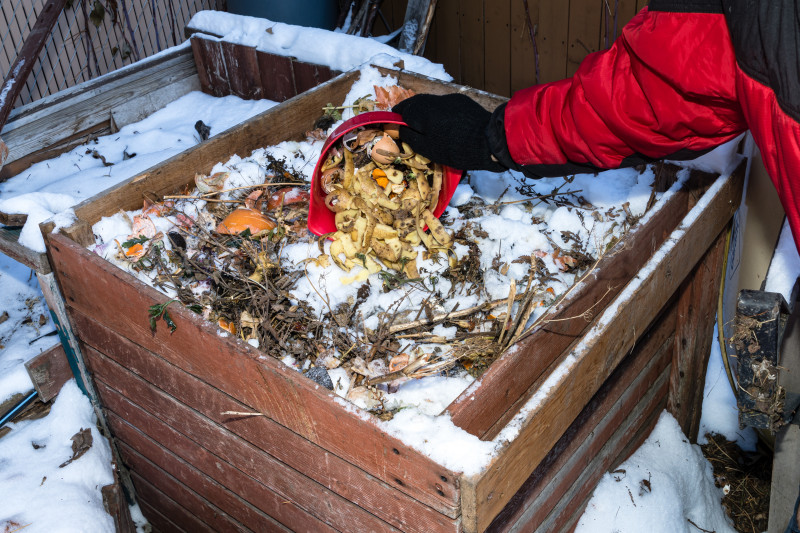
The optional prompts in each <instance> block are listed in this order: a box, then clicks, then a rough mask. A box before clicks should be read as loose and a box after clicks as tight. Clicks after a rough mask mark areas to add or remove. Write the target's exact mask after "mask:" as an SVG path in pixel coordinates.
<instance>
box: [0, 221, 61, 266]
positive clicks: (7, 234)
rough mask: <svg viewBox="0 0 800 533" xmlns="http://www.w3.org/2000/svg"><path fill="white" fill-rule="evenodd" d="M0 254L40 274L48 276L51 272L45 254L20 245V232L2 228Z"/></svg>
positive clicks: (0, 232)
mask: <svg viewBox="0 0 800 533" xmlns="http://www.w3.org/2000/svg"><path fill="white" fill-rule="evenodd" d="M0 252H2V253H4V254H5V255H7V256H8V257H10V258H11V259H13V260H14V261H17V262H19V263H22V264H23V265H25V266H26V267H28V268H30V269H32V270H35V271H36V272H38V273H40V274H48V273H49V272H50V270H51V269H50V263H48V262H47V256H46V255H45V254H42V253H39V252H34V251H33V250H31V249H30V248H28V247H27V246H23V245H21V244H20V243H19V231H15V230H9V229H6V228H0Z"/></svg>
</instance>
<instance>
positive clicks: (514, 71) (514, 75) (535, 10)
mask: <svg viewBox="0 0 800 533" xmlns="http://www.w3.org/2000/svg"><path fill="white" fill-rule="evenodd" d="M539 1H540V0H528V10H527V12H526V11H525V3H524V2H523V1H522V0H511V14H510V17H511V28H510V38H511V42H510V50H509V53H510V60H509V65H508V68H509V70H510V74H511V75H510V81H509V83H510V85H509V92H508V94H505V96H511V95H512V94H513V93H514V92H515V91H518V90H520V89H524V88H526V87H530V86H531V85H534V84H535V83H536V61H537V58H536V55H535V54H534V49H533V43H532V42H531V31H530V28H529V27H528V21H529V20H530V24H531V25H532V27H533V29H534V30H535V32H536V35H535V38H536V39H537V46H538V41H539V40H541V36H539V35H538V31H539V24H538V22H539ZM488 38H489V34H488V33H487V39H488ZM500 94H504V93H500Z"/></svg>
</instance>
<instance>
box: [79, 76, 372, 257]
mask: <svg viewBox="0 0 800 533" xmlns="http://www.w3.org/2000/svg"><path fill="white" fill-rule="evenodd" d="M356 76H357V73H355V74H354V73H349V74H345V75H343V76H342V77H341V78H340V79H338V80H336V83H334V82H333V80H332V81H331V82H330V83H329V84H327V85H323V86H320V87H318V88H317V89H315V90H312V91H308V92H306V93H304V94H303V95H301V96H298V97H296V98H298V100H294V99H290V100H287V101H286V102H284V103H282V104H279V105H277V106H274V107H272V108H270V109H269V110H267V111H266V112H264V113H262V114H260V115H258V116H257V117H254V118H252V119H250V120H248V121H247V122H244V123H242V124H240V125H238V126H235V127H233V128H231V129H229V130H228V131H226V132H223V133H221V134H219V135H216V136H214V137H212V138H211V139H209V140H208V141H205V142H204V143H202V144H200V145H197V146H194V147H192V148H190V149H188V150H186V151H184V152H181V153H180V154H177V155H175V156H174V157H172V158H170V159H168V160H166V161H164V162H162V163H161V164H159V165H157V166H155V167H152V168H150V169H148V170H146V171H144V172H143V173H141V174H139V175H137V176H134V177H132V178H130V179H129V180H126V181H124V182H121V183H119V184H118V185H116V186H114V187H111V188H109V189H107V190H106V191H103V192H102V193H100V194H97V195H95V196H93V197H91V198H88V199H87V200H85V201H83V202H81V203H80V204H78V205H77V206H75V213H76V216H77V217H78V218H79V219H80V220H81V221H84V222H85V223H88V224H94V223H96V222H97V221H98V220H100V219H101V218H102V217H104V216H107V215H108V214H109V213H114V212H116V211H118V210H119V209H137V208H140V207H141V203H142V198H143V197H144V195H145V193H146V194H148V195H155V196H162V195H165V194H171V193H173V192H175V191H177V190H179V189H180V188H181V187H184V186H185V185H187V184H188V183H190V182H192V181H193V178H192V177H191V176H194V175H195V173H198V172H200V173H208V172H209V171H210V170H211V168H212V167H213V166H214V165H215V164H217V163H218V162H220V161H227V160H228V159H229V158H230V157H231V156H233V155H234V154H238V155H240V156H243V157H244V156H248V155H250V154H251V153H252V151H253V150H255V149H256V148H260V147H263V146H270V145H273V144H278V143H279V142H283V141H286V140H291V139H299V138H302V135H303V134H304V133H305V131H307V130H308V129H310V128H311V126H312V125H313V123H314V120H316V119H317V118H319V115H320V114H321V112H320V110H321V109H322V108H323V107H324V106H325V105H326V104H327V103H328V102H340V101H342V100H343V99H344V97H345V96H346V94H347V92H348V91H349V87H350V83H352V81H353V79H354V77H356ZM300 98H302V100H300ZM64 232H65V234H68V235H70V234H71V231H70V229H69V228H64ZM79 242H80V240H79Z"/></svg>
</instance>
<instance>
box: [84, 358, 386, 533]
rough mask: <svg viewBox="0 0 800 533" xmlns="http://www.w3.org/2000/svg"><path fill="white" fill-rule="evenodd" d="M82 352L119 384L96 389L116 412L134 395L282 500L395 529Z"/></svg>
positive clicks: (343, 524) (362, 526)
mask: <svg viewBox="0 0 800 533" xmlns="http://www.w3.org/2000/svg"><path fill="white" fill-rule="evenodd" d="M87 355H88V357H89V359H90V361H91V365H92V368H93V369H95V371H96V372H97V373H98V374H102V376H103V377H104V378H106V379H108V380H109V381H111V382H115V385H114V388H116V389H121V390H120V391H119V392H116V393H115V392H114V390H113V389H112V387H111V386H110V385H108V384H107V383H105V382H103V381H98V390H99V392H100V393H101V394H102V395H103V401H104V402H107V403H108V405H109V408H110V409H111V410H112V411H114V412H118V414H128V415H130V414H132V413H131V412H130V411H126V409H125V405H124V404H123V403H122V401H121V398H126V399H128V401H130V402H132V403H133V400H131V397H134V398H135V400H136V402H138V404H141V406H142V409H143V410H144V411H147V412H149V413H151V414H153V413H158V414H159V415H161V418H163V419H164V420H163V421H164V423H166V424H168V425H169V426H171V427H172V428H174V429H175V431H179V432H181V433H183V434H184V435H186V436H187V437H189V438H190V439H192V440H193V441H194V442H195V443H197V445H199V446H202V447H204V448H206V449H208V450H209V451H210V452H211V453H214V454H215V455H218V456H219V457H220V458H221V459H223V460H224V461H227V462H228V463H230V464H231V465H232V466H234V467H236V468H238V469H239V470H242V471H243V472H245V473H246V474H248V475H249V476H251V477H253V478H254V479H255V480H257V481H258V482H259V483H261V484H262V485H263V486H264V487H266V488H267V489H269V490H270V491H271V492H273V493H275V494H277V495H280V497H282V498H283V499H284V501H288V502H290V503H291V504H292V505H295V506H297V507H298V508H299V509H301V510H304V512H306V513H309V514H311V515H313V516H316V517H317V518H318V519H319V520H321V521H323V522H325V523H328V524H330V525H332V526H334V527H335V528H336V529H339V530H342V529H343V528H344V529H347V525H348V524H350V525H351V526H352V527H353V528H356V529H358V530H362V531H396V529H394V528H392V527H391V526H389V525H388V524H386V523H385V522H383V521H381V520H379V519H378V518H376V517H375V516H373V515H372V514H370V513H368V512H367V511H365V510H364V509H362V508H360V507H358V506H356V505H354V504H353V503H352V502H349V501H347V500H345V499H344V498H342V497H341V496H338V495H337V494H335V493H334V492H332V491H330V490H328V489H326V488H325V487H323V486H321V485H320V484H317V483H315V482H313V481H312V480H310V479H309V478H308V477H306V476H304V475H303V473H302V472H298V471H295V470H293V469H291V468H289V467H287V466H286V465H285V464H283V463H281V462H279V461H277V460H275V458H274V457H272V456H270V455H268V454H266V453H263V452H262V451H261V450H259V449H257V448H255V447H254V446H252V445H250V444H247V443H246V442H245V441H243V440H242V439H241V438H238V437H237V436H236V434H235V433H232V432H229V431H227V430H226V429H225V428H223V427H222V426H220V425H218V424H215V423H213V422H211V421H209V420H208V419H205V418H204V417H200V416H197V414H195V413H193V412H192V411H191V409H190V408H189V407H187V406H184V405H182V404H180V403H178V402H177V401H175V400H174V399H173V398H170V397H169V396H168V395H166V394H164V393H163V392H161V391H159V390H158V389H156V388H155V387H153V386H152V385H151V384H148V383H146V382H145V381H144V380H142V379H140V378H137V377H136V376H134V375H132V374H131V373H129V372H126V371H125V369H123V368H122V367H121V366H119V365H117V364H115V363H113V362H112V361H111V360H110V359H108V358H106V357H104V356H103V355H102V354H101V353H99V352H97V351H96V350H93V349H92V348H88V349H87ZM162 413H163V414H162ZM227 418H236V417H227ZM129 422H131V423H135V422H142V420H139V419H138V418H131V420H130V421H129ZM294 440H296V439H290V440H287V441H286V442H285V443H284V446H287V447H288V448H289V449H291V445H292V443H293V441H294ZM134 444H135V445H139V444H141V443H140V442H138V441H131V442H129V445H134ZM179 444H180V443H179ZM323 456H324V453H321V454H319V455H318V456H317V457H316V458H315V459H316V460H320V457H323ZM212 465H213V463H212ZM220 481H222V480H220ZM245 497H248V498H250V497H253V494H246V495H245ZM273 503H275V502H273ZM278 503H279V502H278ZM293 511H294V510H292V509H287V510H286V511H284V512H282V513H281V515H279V516H276V518H278V519H281V518H283V519H286V521H287V522H289V524H287V525H290V526H291V525H292V522H293V520H292V517H295V518H297V513H296V512H293ZM300 518H301V519H302V518H303V517H300ZM306 521H307V520H306ZM300 524H302V522H300Z"/></svg>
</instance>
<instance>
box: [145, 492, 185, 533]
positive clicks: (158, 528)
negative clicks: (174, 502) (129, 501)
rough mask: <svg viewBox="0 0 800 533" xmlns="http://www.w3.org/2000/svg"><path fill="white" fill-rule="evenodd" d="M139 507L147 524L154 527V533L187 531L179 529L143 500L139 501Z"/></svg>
mask: <svg viewBox="0 0 800 533" xmlns="http://www.w3.org/2000/svg"><path fill="white" fill-rule="evenodd" d="M137 503H138V504H139V507H140V508H141V509H142V514H143V515H144V517H145V518H146V519H147V522H148V523H149V524H150V526H151V527H152V533H162V532H164V533H166V532H168V531H185V530H184V529H182V528H180V527H178V525H176V524H175V523H174V522H172V521H171V520H170V519H169V518H167V517H166V516H164V515H163V514H161V513H160V512H159V511H157V510H156V508H155V507H153V506H151V505H150V504H148V503H147V502H145V501H144V500H142V499H141V498H140V499H139V500H138V501H137Z"/></svg>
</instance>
